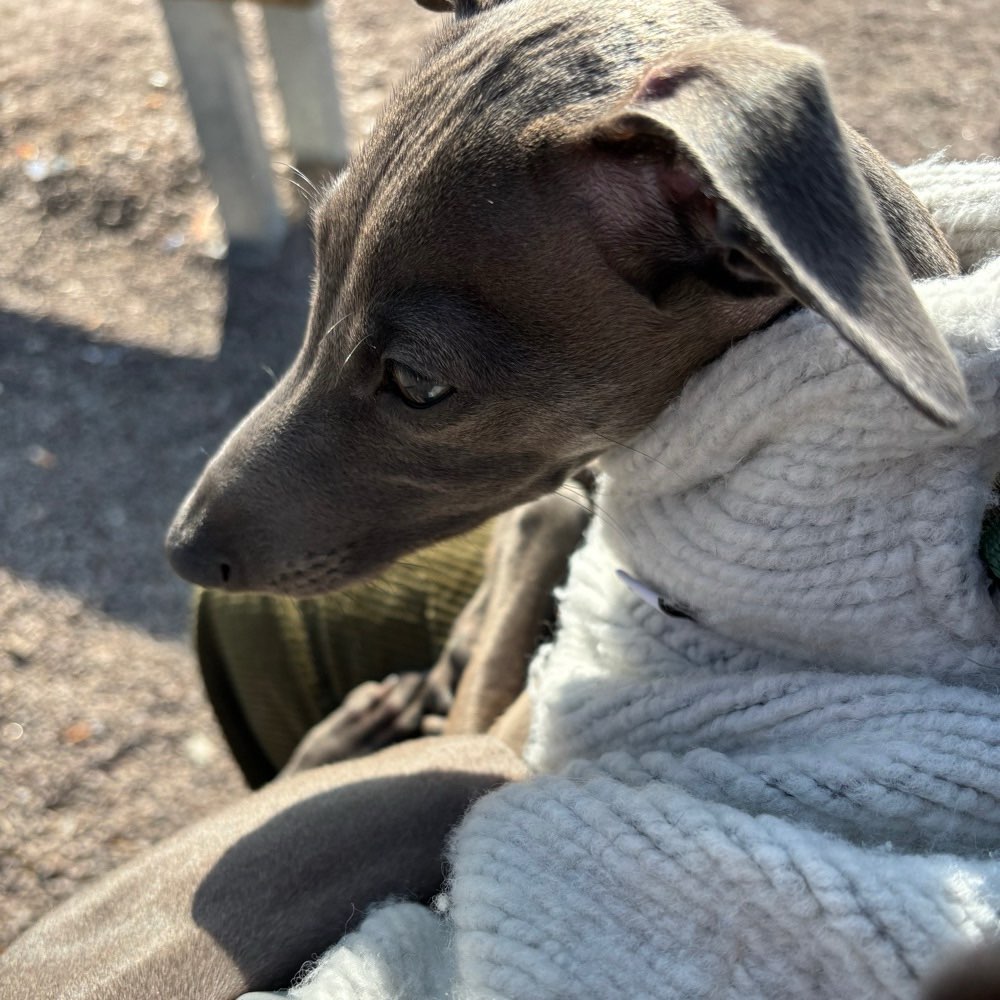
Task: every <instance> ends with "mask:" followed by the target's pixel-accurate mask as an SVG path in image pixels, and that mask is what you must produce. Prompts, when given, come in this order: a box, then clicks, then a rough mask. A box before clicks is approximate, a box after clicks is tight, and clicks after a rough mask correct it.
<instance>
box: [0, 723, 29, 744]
mask: <svg viewBox="0 0 1000 1000" xmlns="http://www.w3.org/2000/svg"><path fill="white" fill-rule="evenodd" d="M23 735H24V726H22V725H21V723H20V722H7V723H5V724H4V727H3V729H0V737H2V738H3V741H4V743H16V742H17V741H18V740H19V739H20V738H21V737H22V736H23Z"/></svg>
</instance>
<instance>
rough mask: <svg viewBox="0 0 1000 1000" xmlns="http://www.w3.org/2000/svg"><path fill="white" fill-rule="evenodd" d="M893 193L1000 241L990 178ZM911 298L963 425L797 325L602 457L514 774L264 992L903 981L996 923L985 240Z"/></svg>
mask: <svg viewBox="0 0 1000 1000" xmlns="http://www.w3.org/2000/svg"><path fill="white" fill-rule="evenodd" d="M921 171H922V172H921ZM908 179H909V180H910V181H911V183H914V185H915V186H916V187H917V190H918V193H921V192H925V191H926V192H928V193H929V196H930V195H932V196H933V197H929V200H930V202H931V204H932V207H933V208H934V210H935V212H936V214H937V216H938V218H939V219H940V221H941V222H942V225H943V226H944V228H945V229H946V231H947V232H948V233H949V235H950V236H951V235H955V236H956V240H957V241H958V242H961V244H962V246H961V249H962V256H963V259H964V261H965V262H966V263H967V264H971V263H972V262H973V261H974V260H976V261H978V260H980V259H981V258H982V257H983V256H984V255H985V254H987V253H989V252H991V251H993V250H995V249H997V248H1000V197H998V195H1000V165H996V164H972V165H946V164H943V163H940V162H935V163H932V164H930V165H923V166H922V167H918V168H914V170H913V171H911V172H910V174H909V176H908ZM924 179H926V186H925V183H924ZM974 245H975V246H976V247H977V248H976V249H974ZM919 292H920V295H921V297H922V299H923V301H924V302H925V304H926V305H927V307H928V309H929V311H930V313H931V315H932V317H933V318H934V319H935V322H936V323H937V325H938V328H939V329H940V330H941V331H942V332H943V333H945V334H946V336H947V337H948V338H949V341H950V343H951V345H952V347H953V348H954V350H955V353H956V356H957V357H958V360H959V363H960V365H961V367H962V369H963V371H964V372H965V375H966V378H967V380H968V384H969V390H970V395H971V398H972V401H973V404H974V407H975V414H974V416H973V417H972V418H970V420H969V421H968V422H967V424H966V425H965V426H963V427H962V428H960V429H958V430H942V429H941V428H938V427H936V426H935V425H933V424H931V423H930V422H929V421H927V420H926V419H925V418H923V417H922V416H920V415H919V414H918V413H917V412H916V411H915V410H914V409H912V407H910V406H909V405H908V404H907V403H906V402H905V401H904V400H902V399H901V398H900V397H899V396H898V395H897V394H896V393H895V392H894V391H893V390H892V389H891V388H889V387H888V386H887V385H886V383H884V382H883V381H882V380H881V378H880V377H879V376H878V375H876V374H875V373H874V372H873V371H872V370H871V369H870V368H869V367H868V365H867V364H865V363H864V362H863V361H862V360H861V359H860V358H859V357H858V356H857V355H856V354H855V353H854V352H853V351H852V350H851V349H850V348H849V347H848V346H847V345H846V344H845V343H844V342H843V341H842V340H841V339H840V338H839V337H838V336H837V335H836V334H835V333H834V332H833V331H832V330H831V329H830V328H829V327H828V326H827V325H826V324H825V323H824V322H823V321H822V320H821V319H819V318H818V317H817V316H815V315H813V314H810V313H807V312H801V313H798V314H796V315H793V316H790V317H789V318H787V319H785V320H783V321H782V322H781V323H779V324H776V325H774V326H773V327H771V328H770V329H768V330H766V331H764V332H762V333H761V334H758V335H755V336H753V337H750V338H748V339H746V340H745V341H743V342H742V343H740V344H738V345H736V346H735V347H734V348H733V349H732V350H730V351H729V352H727V354H726V355H724V356H723V357H722V358H721V359H720V360H719V361H718V362H716V363H715V364H714V365H712V366H711V368H710V369H709V370H707V371H705V372H703V373H701V374H700V375H699V376H697V377H696V378H694V379H692V380H691V383H690V384H689V386H688V387H687V388H686V390H685V391H684V393H683V394H682V396H681V398H680V399H679V400H678V401H677V402H676V403H675V404H674V405H673V406H671V407H670V408H669V409H668V410H667V411H665V412H664V413H663V414H662V415H661V417H660V418H659V420H658V421H657V422H656V423H655V425H654V426H653V427H651V428H650V429H649V431H648V432H647V433H645V434H644V435H642V436H641V437H640V438H639V439H638V440H637V441H635V442H634V443H633V446H632V447H630V448H619V449H616V450H614V451H613V452H612V453H610V454H609V455H608V456H606V458H605V459H604V460H603V476H602V481H601V484H600V496H599V498H598V502H597V504H596V507H597V509H598V510H599V511H600V512H601V516H600V517H599V519H598V520H597V521H596V522H595V523H594V525H593V526H592V528H591V531H590V533H589V535H588V538H587V542H586V544H585V545H584V547H583V548H582V549H581V550H580V551H579V552H578V553H577V555H576V556H575V557H574V559H573V563H572V566H571V571H570V577H569V581H568V583H567V585H566V588H565V593H564V594H563V599H562V603H561V605H560V621H561V626H560V631H559V633H558V635H557V637H556V639H555V641H554V643H553V644H551V645H550V646H548V647H546V648H545V649H544V650H542V651H541V652H540V654H539V655H538V657H536V660H535V662H534V663H533V664H532V669H531V677H530V685H531V694H532V699H533V704H534V706H535V715H534V719H533V726H532V733H531V737H530V740H529V745H528V748H527V757H528V759H529V762H530V763H531V764H532V765H533V766H534V768H535V769H536V770H537V771H538V772H539V774H538V776H537V777H536V778H534V779H533V780H531V781H528V782H524V783H521V784H518V785H512V786H508V787H505V788H503V789H500V790H498V791H497V792H494V793H492V794H490V795H488V796H486V797H485V798H483V799H481V800H480V801H479V802H478V803H476V805H474V806H473V808H472V809H471V810H470V813H469V815H468V816H467V817H466V819H465V821H464V822H463V824H462V825H461V827H460V828H459V829H458V830H457V832H456V834H455V836H454V839H453V843H452V847H451V851H450V856H451V866H452V867H451V873H452V874H451V882H450V886H449V890H448V893H447V896H446V897H445V899H444V901H443V904H442V911H441V913H440V914H435V913H433V912H432V911H429V910H424V909H421V908H419V907H414V906H413V905H412V904H409V903H404V904H394V905H392V904H390V905H388V906H386V907H385V908H383V909H380V910H379V911H377V912H376V914H375V915H373V916H372V917H370V918H369V919H368V920H366V921H365V922H364V923H363V924H362V926H361V928H360V929H359V930H358V931H357V932H355V933H353V934H351V935H348V936H347V937H346V938H344V939H343V941H341V942H340V944H338V945H337V946H336V947H335V948H333V949H332V950H331V951H330V952H329V953H328V955H327V956H326V957H325V958H324V960H322V961H321V963H320V965H319V968H318V971H317V973H315V974H314V976H313V978H311V979H307V980H306V981H305V982H304V983H302V984H301V985H300V986H299V987H298V988H296V989H294V990H293V991H292V993H291V995H292V996H293V997H295V998H298V1000H347V998H356V997H364V998H372V1000H374V998H380V1000H381V998H388V997H393V998H396V997H399V998H402V997H405V998H407V1000H421V998H427V1000H430V998H435V1000H443V998H452V1000H485V998H507V1000H527V998H531V1000H557V998H566V1000H587V998H592V1000H610V998H618V997H628V998H630V1000H639V998H661V1000H694V998H698V1000H702V998H704V1000H708V998H711V1000H800V998H806V997H808V998H810V1000H824V998H830V1000H833V998H837V1000H842V998H844V997H850V998H852V1000H868V998H870V1000H875V998H880V1000H882V998H914V997H915V996H916V995H917V989H918V982H919V979H920V977H921V976H922V975H923V974H924V973H926V971H927V970H928V969H929V968H930V967H932V966H933V964H934V963H935V962H937V961H938V960H939V959H940V958H941V957H942V956H944V955H945V954H947V953H948V951H949V950H950V949H953V948H956V947H958V946H959V945H961V944H963V943H968V942H974V941H978V940H980V939H981V938H982V937H983V936H985V935H987V934H989V933H993V932H996V931H997V929H998V927H1000V859H996V860H995V859H994V856H993V852H994V851H995V850H998V849H1000V693H998V691H1000V686H998V679H1000V614H998V610H997V607H996V606H995V604H994V602H993V599H992V597H991V591H990V587H989V580H988V577H987V574H986V571H985V567H984V565H983V563H982V561H981V559H980V556H979V536H980V526H981V524H982V519H983V512H984V510H985V509H986V507H987V505H988V503H989V501H990V497H991V489H992V483H993V481H994V479H995V477H996V474H997V472H998V471H1000V260H993V261H991V262H986V263H985V264H982V265H981V266H980V267H979V269H978V270H976V271H974V272H973V273H971V274H969V275H966V276H964V277H962V278H959V279H947V280H939V281H931V282H926V283H923V284H922V285H921V286H920V287H919ZM618 568H622V569H624V570H626V571H627V572H628V573H629V574H630V575H631V576H632V577H634V578H636V579H638V580H640V581H642V582H643V583H645V584H647V585H648V586H649V587H651V588H652V589H653V590H655V591H656V592H658V593H659V594H660V595H662V596H663V597H664V598H665V599H666V601H667V603H668V604H670V605H674V606H677V607H681V608H683V609H685V610H686V611H688V612H690V614H691V615H693V620H688V619H685V618H679V617H672V616H670V615H667V614H664V613H662V612H660V611H658V610H657V609H655V608H653V607H651V606H649V605H648V604H646V603H643V602H642V601H641V600H640V599H639V598H638V597H637V596H635V594H634V593H633V592H632V591H631V590H629V589H628V588H627V587H625V586H624V584H622V583H621V582H620V581H618V580H617V579H616V577H615V570H616V569H618Z"/></svg>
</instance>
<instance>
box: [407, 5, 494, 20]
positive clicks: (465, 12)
mask: <svg viewBox="0 0 1000 1000" xmlns="http://www.w3.org/2000/svg"><path fill="white" fill-rule="evenodd" d="M505 2H506V0H417V3H418V4H420V6H421V7H426V8H427V9H428V10H434V11H438V12H442V11H449V10H450V11H454V14H455V17H456V19H457V20H459V21H461V20H462V19H463V18H466V17H472V16H473V14H478V13H479V12H480V11H484V10H487V9H488V8H490V7H497V6H499V5H500V4H502V3H505Z"/></svg>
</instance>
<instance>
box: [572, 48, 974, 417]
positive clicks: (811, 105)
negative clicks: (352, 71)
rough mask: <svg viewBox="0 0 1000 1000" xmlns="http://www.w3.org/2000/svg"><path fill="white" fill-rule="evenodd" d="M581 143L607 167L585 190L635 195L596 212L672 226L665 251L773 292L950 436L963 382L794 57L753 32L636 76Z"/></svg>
mask: <svg viewBox="0 0 1000 1000" xmlns="http://www.w3.org/2000/svg"><path fill="white" fill-rule="evenodd" d="M583 138H584V141H585V142H586V143H588V144H590V145H591V146H592V147H596V148H597V151H598V152H600V153H608V152H610V153H611V154H612V156H611V158H610V160H611V163H612V164H613V166H611V167H608V168H607V169H606V170H605V176H604V177H603V178H599V179H598V180H597V181H596V183H597V184H598V185H599V186H602V185H603V186H605V187H615V186H618V187H621V186H622V184H623V182H624V186H626V187H628V186H631V188H632V190H633V195H632V196H631V203H629V199H630V195H629V194H628V193H625V194H622V192H621V191H620V190H619V191H608V190H605V191H604V192H603V193H600V192H599V196H602V197H606V198H607V199H609V200H610V202H612V203H614V204H616V205H617V207H618V208H619V209H621V210H622V211H624V212H625V213H626V214H628V213H629V212H633V213H642V214H644V215H646V216H648V215H649V214H650V213H653V214H654V215H655V214H656V213H659V214H660V217H659V218H646V220H645V224H646V226H647V227H648V233H650V234H652V233H654V232H659V233H661V234H662V233H663V232H664V231H665V230H668V229H670V226H671V225H673V226H674V230H673V232H674V234H675V235H676V233H677V232H679V231H682V232H683V234H684V237H685V239H698V240H701V241H703V242H707V243H710V244H713V245H714V247H715V248H716V250H717V251H718V253H717V255H716V258H715V259H716V262H717V264H718V266H719V267H721V269H722V270H723V271H724V272H725V273H726V275H727V276H728V277H729V278H731V279H732V283H733V285H734V287H735V286H737V285H739V284H740V283H741V282H742V283H743V284H744V286H745V287H747V288H749V287H754V286H755V287H757V288H758V289H765V290H766V289H767V287H768V286H769V285H770V287H771V289H772V291H774V290H776V289H775V287H774V283H777V284H778V285H780V286H783V288H784V289H786V290H787V292H788V293H790V294H791V296H792V297H794V298H795V299H797V300H798V301H800V302H801V303H802V304H803V305H806V306H808V307H809V308H811V309H815V310H816V311H817V312H820V313H822V314H823V315H824V316H825V317H826V318H827V319H828V320H829V321H830V322H831V323H832V324H833V325H834V326H835V327H836V329H837V330H838V331H839V332H840V333H841V334H842V335H843V336H844V337H845V338H846V339H847V340H848V341H850V343H851V344H853V345H854V346H855V347H856V348H857V349H858V350H859V351H860V352H861V353H862V354H863V355H864V356H865V357H866V358H868V359H869V360H870V361H871V363H872V364H873V365H874V366H875V367H876V368H877V369H878V370H879V371H880V372H881V373H882V374H883V375H884V376H885V378H886V379H887V380H888V381H889V382H890V383H891V384H892V385H894V386H895V387H896V388H897V389H899V390H900V391H901V392H902V393H903V394H904V395H906V396H907V397H908V398H909V399H910V400H911V401H912V402H913V403H914V404H915V405H916V406H917V407H919V408H920V409H921V410H922V411H923V412H924V413H926V414H927V415H928V416H929V417H931V418H932V419H933V420H935V421H937V422H938V423H940V424H943V425H945V426H952V425H955V424H957V423H959V422H960V421H961V420H962V418H963V417H964V416H965V415H966V413H967V410H968V398H967V395H966V391H965V383H964V381H963V379H962V375H961V373H960V372H959V370H958V367H957V365H956V363H955V360H954V358H953V357H952V355H951V352H950V351H949V349H948V346H947V345H946V343H945V342H944V339H943V338H942V337H941V335H940V334H939V333H938V332H937V330H936V329H935V328H934V326H933V324H932V323H931V320H930V318H929V317H928V316H927V314H926V312H925V311H924V309H923V307H922V306H921V304H920V301H919V300H918V298H917V296H916V295H915V293H914V291H913V287H912V285H911V283H910V279H909V277H908V275H907V273H906V269H905V268H904V266H903V263H902V260H901V258H900V255H899V253H898V252H897V250H896V248H895V247H894V246H893V243H892V239H891V237H890V235H889V232H888V230H887V228H886V225H885V223H884V222H883V220H882V218H881V216H880V215H879V212H878V210H877V209H876V207H875V204H874V202H873V200H872V197H871V194H870V192H869V190H868V187H867V185H866V183H865V180H864V178H863V176H862V175H861V173H860V171H859V169H858V167H857V166H856V164H855V162H854V159H853V157H852V156H851V153H850V152H849V148H848V143H847V142H846V140H845V137H844V134H843V132H842V130H841V127H840V124H839V122H838V121H837V118H836V115H835V114H834V112H833V109H832V107H831V101H830V97H829V92H828V89H827V86H826V81H825V78H824V74H823V71H822V69H821V67H820V65H819V63H818V61H817V60H816V59H815V58H814V57H813V56H811V55H810V54H809V53H808V52H806V51H804V50H802V49H799V48H795V47H792V46H787V45H781V44H779V43H777V42H774V41H772V40H771V39H770V38H768V37H766V36H764V35H760V34H757V33H753V32H742V33H736V34H726V35H718V36H714V37H708V38H706V39H705V40H704V41H700V42H695V43H694V44H691V45H688V46H686V47H685V48H684V49H683V50H682V51H679V52H678V53H677V54H676V55H675V56H674V57H672V58H671V59H670V60H669V61H668V62H665V63H664V64H662V65H658V66H656V67H655V68H653V69H651V70H650V71H648V72H647V73H646V74H645V76H644V78H643V79H642V81H641V82H640V84H639V87H638V89H637V90H636V91H635V93H634V94H633V95H632V97H631V98H630V99H629V100H628V102H627V103H626V104H625V106H624V107H621V108H619V109H618V110H616V111H615V112H613V113H612V114H610V115H608V116H607V117H605V118H603V119H602V120H601V121H599V122H598V123H597V124H596V126H595V125H593V124H590V125H588V126H586V128H585V132H584V136H583ZM604 159H605V160H606V159H608V158H607V157H605V158H604ZM597 160H598V161H600V160H601V157H600V156H598V157H597ZM606 166H607V165H606ZM598 169H599V170H600V169H601V168H600V167H599V168H598ZM623 169H624V172H623ZM629 175H631V176H629ZM591 183H593V178H591ZM664 213H666V214H672V215H673V217H674V219H673V222H670V223H666V222H665V221H664V219H663V217H662V216H663V215H664ZM678 219H680V227H681V228H680V230H678V229H677V228H676V224H677V220H678ZM647 242H650V243H652V242H655V237H654V236H650V237H649V238H648V240H647Z"/></svg>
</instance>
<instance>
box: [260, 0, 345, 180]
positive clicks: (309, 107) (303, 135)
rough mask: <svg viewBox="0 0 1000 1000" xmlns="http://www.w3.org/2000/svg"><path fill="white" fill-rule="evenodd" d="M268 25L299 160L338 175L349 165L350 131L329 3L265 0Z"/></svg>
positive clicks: (286, 114) (286, 113) (283, 99)
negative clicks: (342, 108) (332, 44)
mask: <svg viewBox="0 0 1000 1000" xmlns="http://www.w3.org/2000/svg"><path fill="white" fill-rule="evenodd" d="M264 25H265V27H266V29H267V37H268V40H269V42H270V46H271V55H272V56H273V58H274V68H275V71H276V74H277V79H278V89H279V90H280V91H281V97H282V101H283V102H284V106H285V121H286V123H287V125H288V138H289V142H290V144H291V147H292V152H293V153H294V155H295V160H296V162H297V164H298V165H299V166H300V167H303V168H305V169H308V170H310V171H313V172H315V171H324V170H325V171H329V172H331V173H336V172H338V171H339V170H340V169H341V168H342V167H343V166H344V164H345V163H347V134H346V130H345V128H344V119H343V116H342V115H341V111H340V101H339V99H338V96H337V77H336V73H335V71H334V68H333V52H332V50H331V48H330V36H329V32H328V29H327V24H326V17H325V15H324V11H323V4H322V2H319V3H313V4H312V5H311V6H293V5H289V4H287V3H286V4H273V3H265V4H264Z"/></svg>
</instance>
